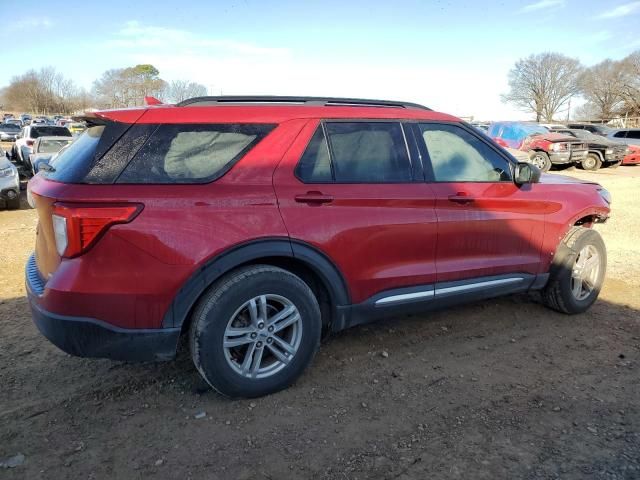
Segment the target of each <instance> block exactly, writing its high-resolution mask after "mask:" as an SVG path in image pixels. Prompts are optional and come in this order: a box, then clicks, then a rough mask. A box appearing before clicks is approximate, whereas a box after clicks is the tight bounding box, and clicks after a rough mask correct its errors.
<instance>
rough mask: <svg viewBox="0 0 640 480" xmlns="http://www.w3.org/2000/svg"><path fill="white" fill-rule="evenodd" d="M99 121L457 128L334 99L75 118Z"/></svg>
mask: <svg viewBox="0 0 640 480" xmlns="http://www.w3.org/2000/svg"><path fill="white" fill-rule="evenodd" d="M101 118H102V119H109V120H114V121H121V122H127V123H133V122H137V123H159V122H162V123H205V122H211V121H220V122H223V123H236V122H237V123H239V122H252V123H281V122H284V121H287V120H294V119H311V118H325V119H389V120H436V121H445V122H461V120H460V119H459V118H457V117H454V116H452V115H448V114H445V113H439V112H434V111H432V110H430V109H428V108H427V107H424V106H422V105H417V104H414V103H407V102H394V101H388V100H363V99H347V98H335V97H199V98H196V99H190V100H187V101H185V102H182V103H180V104H178V105H165V104H154V105H151V106H146V107H138V108H129V109H118V110H104V111H98V112H92V113H89V114H87V115H86V116H82V117H76V119H82V120H87V121H89V123H93V122H92V120H93V121H96V120H97V121H98V123H99V119H101Z"/></svg>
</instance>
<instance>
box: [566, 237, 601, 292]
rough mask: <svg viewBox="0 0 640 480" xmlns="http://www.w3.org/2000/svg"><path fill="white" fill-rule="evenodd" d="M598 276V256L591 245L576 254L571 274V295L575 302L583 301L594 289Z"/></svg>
mask: <svg viewBox="0 0 640 480" xmlns="http://www.w3.org/2000/svg"><path fill="white" fill-rule="evenodd" d="M599 274H600V254H599V253H598V250H597V249H596V247H595V246H593V245H587V246H586V247H584V248H583V249H582V250H580V252H579V253H578V256H577V257H576V261H575V263H574V265H573V270H572V272H571V293H572V294H573V296H574V298H575V299H576V300H584V299H585V298H587V297H588V296H589V295H591V292H593V290H594V289H595V287H596V283H597V281H598V276H599Z"/></svg>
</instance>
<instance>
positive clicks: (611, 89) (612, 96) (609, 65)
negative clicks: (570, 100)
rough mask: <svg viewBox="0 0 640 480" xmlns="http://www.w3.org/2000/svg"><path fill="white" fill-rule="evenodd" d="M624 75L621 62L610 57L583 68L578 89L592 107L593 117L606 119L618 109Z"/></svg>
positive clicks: (622, 92)
mask: <svg viewBox="0 0 640 480" xmlns="http://www.w3.org/2000/svg"><path fill="white" fill-rule="evenodd" d="M626 76H627V75H626V73H625V68H624V65H623V63H622V62H616V61H613V60H610V59H607V60H605V61H603V62H600V63H598V64H597V65H594V66H593V67H589V68H587V69H585V70H584V72H583V74H582V75H581V76H580V91H581V92H582V96H583V97H584V98H585V100H587V103H588V104H589V105H591V106H592V107H593V108H591V110H592V111H593V113H595V117H597V118H599V119H601V120H608V119H611V118H612V117H613V116H614V115H615V114H616V113H617V112H618V111H619V110H620V107H621V106H622V104H623V100H624V95H623V94H624V85H625V77H626ZM592 118H594V117H592Z"/></svg>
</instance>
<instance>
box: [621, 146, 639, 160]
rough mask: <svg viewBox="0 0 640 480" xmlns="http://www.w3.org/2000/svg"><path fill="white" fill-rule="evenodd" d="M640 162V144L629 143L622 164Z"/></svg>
mask: <svg viewBox="0 0 640 480" xmlns="http://www.w3.org/2000/svg"><path fill="white" fill-rule="evenodd" d="M639 163H640V145H628V146H627V151H626V154H625V156H624V158H623V159H622V165H638V164H639Z"/></svg>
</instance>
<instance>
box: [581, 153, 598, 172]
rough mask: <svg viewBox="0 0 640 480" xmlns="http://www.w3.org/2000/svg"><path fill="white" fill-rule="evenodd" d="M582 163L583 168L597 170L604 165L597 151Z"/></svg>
mask: <svg viewBox="0 0 640 480" xmlns="http://www.w3.org/2000/svg"><path fill="white" fill-rule="evenodd" d="M580 164H581V166H582V169H583V170H590V171H595V170H599V169H600V167H601V166H602V160H600V157H599V156H598V155H596V154H595V153H590V154H589V155H587V158H585V159H584V160H582V162H580Z"/></svg>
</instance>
